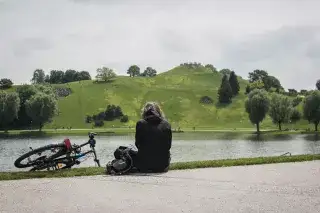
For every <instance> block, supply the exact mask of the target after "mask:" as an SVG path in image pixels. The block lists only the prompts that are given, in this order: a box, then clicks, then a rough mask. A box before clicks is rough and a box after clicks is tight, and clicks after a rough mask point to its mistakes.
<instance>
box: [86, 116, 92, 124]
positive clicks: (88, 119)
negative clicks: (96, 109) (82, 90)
mask: <svg viewBox="0 0 320 213" xmlns="http://www.w3.org/2000/svg"><path fill="white" fill-rule="evenodd" d="M92 120H93V117H92V116H90V115H87V116H86V123H87V124H89V123H91V122H92Z"/></svg>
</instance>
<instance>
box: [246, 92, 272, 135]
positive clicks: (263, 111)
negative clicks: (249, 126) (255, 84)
mask: <svg viewBox="0 0 320 213" xmlns="http://www.w3.org/2000/svg"><path fill="white" fill-rule="evenodd" d="M269 104H270V102H269V98H268V94H267V92H266V91H265V90H262V89H254V90H253V91H251V92H250V93H249V96H248V99H247V100H246V102H245V108H246V112H247V113H248V114H249V119H250V121H251V123H253V124H255V125H256V127H257V133H258V134H259V133H260V126H259V125H260V122H262V121H263V119H264V118H265V117H266V115H267V113H268V111H269Z"/></svg>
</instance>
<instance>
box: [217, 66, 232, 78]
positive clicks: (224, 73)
mask: <svg viewBox="0 0 320 213" xmlns="http://www.w3.org/2000/svg"><path fill="white" fill-rule="evenodd" d="M219 72H220V73H221V74H222V75H227V76H229V75H230V73H231V70H229V69H226V68H224V69H222V70H220V71H219Z"/></svg>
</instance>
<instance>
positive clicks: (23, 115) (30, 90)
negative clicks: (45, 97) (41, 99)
mask: <svg viewBox="0 0 320 213" xmlns="http://www.w3.org/2000/svg"><path fill="white" fill-rule="evenodd" d="M37 92H38V90H37V88H36V87H35V86H34V85H22V86H19V87H18V88H17V93H18V95H19V98H20V110H19V114H18V117H19V119H18V120H16V121H15V124H16V125H17V126H18V127H24V126H26V125H29V124H30V123H31V121H32V119H31V118H30V117H29V116H28V115H27V112H26V107H25V103H26V101H27V100H29V99H30V98H31V97H32V96H33V95H35V94H37Z"/></svg>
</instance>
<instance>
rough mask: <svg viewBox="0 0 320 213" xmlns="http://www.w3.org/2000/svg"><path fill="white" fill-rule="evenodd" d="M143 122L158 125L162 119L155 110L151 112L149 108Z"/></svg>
mask: <svg viewBox="0 0 320 213" xmlns="http://www.w3.org/2000/svg"><path fill="white" fill-rule="evenodd" d="M144 120H145V121H147V122H148V123H152V124H158V123H160V122H161V121H162V118H161V117H160V115H159V113H158V112H157V111H156V110H153V109H152V108H151V109H149V110H148V111H147V112H146V117H145V118H144Z"/></svg>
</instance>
